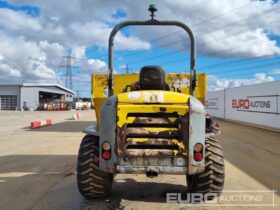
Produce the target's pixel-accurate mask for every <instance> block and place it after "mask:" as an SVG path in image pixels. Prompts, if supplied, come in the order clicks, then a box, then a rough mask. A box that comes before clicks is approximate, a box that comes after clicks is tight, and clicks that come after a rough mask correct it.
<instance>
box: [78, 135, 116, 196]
mask: <svg viewBox="0 0 280 210" xmlns="http://www.w3.org/2000/svg"><path fill="white" fill-rule="evenodd" d="M77 183H78V188H79V191H80V193H81V194H82V195H83V196H84V197H86V198H89V199H92V198H95V197H103V196H107V195H108V194H109V193H110V191H111V188H112V183H113V174H110V173H106V172H104V171H101V170H100V169H99V138H98V137H97V136H93V135H86V136H85V137H84V138H83V139H82V142H81V144H80V149H79V154H78V161H77Z"/></svg>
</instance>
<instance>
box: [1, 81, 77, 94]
mask: <svg viewBox="0 0 280 210" xmlns="http://www.w3.org/2000/svg"><path fill="white" fill-rule="evenodd" d="M0 85H10V86H22V87H57V88H59V89H62V90H64V91H66V92H69V93H72V94H75V92H74V91H72V90H70V89H68V88H66V87H64V86H62V85H60V84H55V83H53V84H52V83H7V84H5V83H4V84H3V83H2V84H0Z"/></svg>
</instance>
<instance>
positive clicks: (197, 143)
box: [77, 5, 224, 198]
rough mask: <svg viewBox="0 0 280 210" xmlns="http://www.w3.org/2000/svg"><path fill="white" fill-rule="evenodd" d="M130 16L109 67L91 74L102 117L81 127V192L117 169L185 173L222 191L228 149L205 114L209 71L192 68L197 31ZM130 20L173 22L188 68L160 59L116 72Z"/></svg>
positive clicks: (91, 193) (194, 186)
mask: <svg viewBox="0 0 280 210" xmlns="http://www.w3.org/2000/svg"><path fill="white" fill-rule="evenodd" d="M149 11H150V12H151V13H152V15H151V17H152V19H151V20H148V21H125V22H122V23H120V24H118V25H116V26H115V28H114V29H113V30H112V32H111V34H110V38H109V46H108V48H109V60H108V67H109V70H108V74H94V75H92V96H93V99H92V101H93V104H94V107H95V112H96V118H97V122H96V124H95V125H92V126H90V127H88V128H86V129H85V130H84V132H85V133H86V136H85V137H84V138H83V139H82V142H81V145H80V149H79V154H78V163H77V181H78V188H79V191H80V193H81V194H82V195H83V196H85V197H87V198H94V197H99V196H106V195H108V194H109V193H110V190H111V187H112V183H113V178H114V176H115V175H116V174H118V173H128V174H130V173H135V174H146V175H147V176H148V177H154V176H157V175H158V174H181V175H185V176H186V179H187V186H188V190H189V191H190V192H191V193H202V194H203V195H205V194H207V193H208V195H209V193H211V195H212V196H206V197H207V198H209V197H213V193H216V195H217V196H218V195H219V194H220V193H221V191H222V190H223V186H224V158H223V151H222V148H221V146H220V144H219V142H218V140H217V139H216V138H215V135H217V134H218V131H217V129H216V128H215V126H214V125H213V121H212V120H211V118H209V116H207V115H206V112H205V109H204V105H203V104H204V100H205V95H206V75H205V74H196V71H195V40H194V36H193V34H192V31H191V30H190V28H189V27H188V26H186V25H185V24H183V23H181V22H178V21H158V20H155V19H154V12H155V11H156V8H155V7H154V5H151V6H150V8H149ZM130 25H149V26H158V25H161V26H163V25H172V26H178V27H180V28H182V29H183V30H185V31H186V34H187V35H189V38H190V58H191V61H190V73H189V74H186V73H180V74H172V73H166V72H165V71H164V70H163V68H162V67H160V66H154V65H149V66H143V67H142V68H141V70H140V72H139V74H138V73H137V74H136V73H135V74H117V75H113V43H114V37H115V35H116V33H117V32H118V31H119V30H120V29H121V28H123V27H125V26H130Z"/></svg>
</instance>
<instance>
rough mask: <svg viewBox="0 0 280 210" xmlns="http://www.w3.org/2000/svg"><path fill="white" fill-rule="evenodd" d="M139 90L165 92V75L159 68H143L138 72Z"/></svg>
mask: <svg viewBox="0 0 280 210" xmlns="http://www.w3.org/2000/svg"><path fill="white" fill-rule="evenodd" d="M140 89H141V90H166V83H165V73H164V70H163V69H162V68H161V67H160V66H144V67H142V68H141V70H140Z"/></svg>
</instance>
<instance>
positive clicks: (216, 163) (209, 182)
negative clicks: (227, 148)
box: [187, 137, 225, 195]
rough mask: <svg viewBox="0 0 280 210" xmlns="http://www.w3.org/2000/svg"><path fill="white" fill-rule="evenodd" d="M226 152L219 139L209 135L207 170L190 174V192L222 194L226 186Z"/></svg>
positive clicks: (206, 145)
mask: <svg viewBox="0 0 280 210" xmlns="http://www.w3.org/2000/svg"><path fill="white" fill-rule="evenodd" d="M224 179H225V172H224V154H223V150H222V147H221V145H220V144H219V142H218V140H217V139H215V138H213V137H209V138H206V140H205V170H204V172H202V173H200V174H195V175H188V176H187V184H188V189H189V192H190V193H217V194H218V195H220V194H221V192H222V190H223V188H224Z"/></svg>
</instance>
